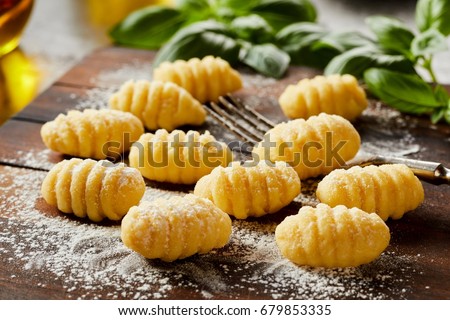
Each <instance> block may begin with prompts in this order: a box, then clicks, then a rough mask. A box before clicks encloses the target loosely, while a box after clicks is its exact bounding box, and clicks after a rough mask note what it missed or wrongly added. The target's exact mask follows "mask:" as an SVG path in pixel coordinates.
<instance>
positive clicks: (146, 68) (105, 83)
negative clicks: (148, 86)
mask: <svg viewBox="0 0 450 320" xmlns="http://www.w3.org/2000/svg"><path fill="white" fill-rule="evenodd" d="M130 79H134V80H141V79H145V80H151V79H152V64H151V63H142V61H139V60H132V61H131V62H130V63H128V64H125V65H123V66H121V67H120V68H118V69H114V70H107V71H102V72H100V73H99V74H98V75H97V76H96V77H94V78H92V79H90V81H91V83H92V84H94V85H96V86H99V87H110V86H111V85H115V86H117V87H118V86H120V85H121V84H122V83H124V82H126V81H128V80H130Z"/></svg>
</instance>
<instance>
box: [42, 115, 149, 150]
mask: <svg viewBox="0 0 450 320" xmlns="http://www.w3.org/2000/svg"><path fill="white" fill-rule="evenodd" d="M143 133H144V127H143V126H142V122H141V121H140V120H139V119H138V118H137V117H135V116H134V115H132V114H131V113H128V112H122V111H117V110H108V109H103V110H93V109H86V110H84V111H83V112H80V111H76V110H72V111H69V112H68V113H67V115H64V114H60V115H58V116H57V117H56V119H55V120H53V121H50V122H47V123H45V124H44V125H43V126H42V128H41V137H42V140H43V141H44V144H45V145H46V146H47V148H49V149H51V150H53V151H57V152H61V153H64V154H68V155H71V156H75V157H82V158H94V159H106V158H107V157H112V158H118V157H119V156H120V154H121V153H123V152H125V151H128V150H129V148H130V146H131V144H132V143H133V142H134V141H136V140H137V139H139V137H140V136H141V135H142V134H143Z"/></svg>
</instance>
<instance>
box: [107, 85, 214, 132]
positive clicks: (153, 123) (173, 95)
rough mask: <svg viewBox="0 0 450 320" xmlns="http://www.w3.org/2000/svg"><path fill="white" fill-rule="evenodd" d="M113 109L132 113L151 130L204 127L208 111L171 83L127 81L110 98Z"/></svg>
mask: <svg viewBox="0 0 450 320" xmlns="http://www.w3.org/2000/svg"><path fill="white" fill-rule="evenodd" d="M109 106H110V108H111V109H115V110H121V111H126V112H131V113H132V114H134V115H135V116H137V117H138V118H139V119H140V120H141V121H142V122H143V123H144V126H145V127H146V128H147V129H149V130H157V129H161V128H162V129H166V130H168V131H172V130H173V129H175V128H177V127H180V126H182V125H187V124H190V125H201V124H203V123H204V122H205V119H206V111H205V109H204V108H203V106H202V105H201V104H200V102H198V101H197V100H196V99H194V98H193V97H192V96H191V94H190V93H189V92H187V91H186V90H185V89H183V88H181V87H179V86H178V85H176V84H174V83H171V82H161V81H151V82H150V81H147V80H140V81H136V82H135V81H133V80H130V81H127V82H125V83H124V84H123V85H122V87H121V88H120V90H119V91H118V92H116V93H114V94H113V95H112V96H111V98H110V99H109Z"/></svg>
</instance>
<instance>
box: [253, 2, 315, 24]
mask: <svg viewBox="0 0 450 320" xmlns="http://www.w3.org/2000/svg"><path fill="white" fill-rule="evenodd" d="M251 11H252V13H256V14H258V15H259V16H261V17H263V18H264V19H265V20H266V21H267V22H268V23H269V24H270V25H271V26H272V28H273V29H274V30H275V31H279V30H281V29H282V28H284V27H286V26H288V25H290V24H292V23H295V22H300V21H306V22H314V21H315V20H316V16H317V15H316V9H315V7H314V6H313V5H312V4H311V2H310V1H309V0H262V1H260V3H259V4H257V5H256V6H254V7H253V8H252V10H251Z"/></svg>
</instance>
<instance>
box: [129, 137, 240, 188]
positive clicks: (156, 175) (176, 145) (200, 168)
mask: <svg viewBox="0 0 450 320" xmlns="http://www.w3.org/2000/svg"><path fill="white" fill-rule="evenodd" d="M129 159H130V166H131V167H134V168H136V169H138V170H139V171H140V172H141V173H142V175H143V176H144V177H146V178H148V179H150V180H155V181H160V182H170V183H177V184H193V183H196V182H197V181H198V179H200V178H201V177H203V176H205V175H207V174H209V173H210V172H211V171H212V170H213V169H214V168H215V167H217V166H221V165H225V166H226V165H227V164H228V163H229V162H231V161H232V152H231V150H230V149H229V148H228V146H227V145H226V144H225V143H223V142H218V141H216V139H215V138H214V137H213V136H212V135H211V134H210V133H209V132H208V131H206V132H205V133H204V134H200V133H199V132H197V131H188V132H187V133H184V132H183V131H181V130H174V131H172V132H171V133H168V132H167V131H166V130H164V129H159V130H157V131H156V132H155V133H154V134H152V133H146V134H144V135H142V136H141V137H140V139H139V141H137V142H136V143H135V144H133V146H132V147H131V150H130V155H129Z"/></svg>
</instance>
